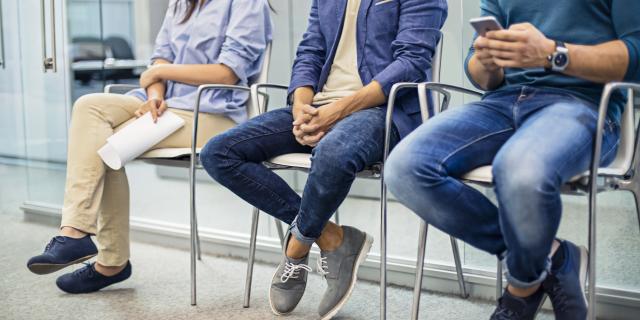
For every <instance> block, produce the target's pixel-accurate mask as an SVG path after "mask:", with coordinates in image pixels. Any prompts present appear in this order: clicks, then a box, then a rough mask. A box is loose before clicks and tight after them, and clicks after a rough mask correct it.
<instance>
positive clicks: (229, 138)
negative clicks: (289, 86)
mask: <svg viewBox="0 0 640 320" xmlns="http://www.w3.org/2000/svg"><path fill="white" fill-rule="evenodd" d="M292 122H293V116H292V115H291V109H290V108H286V109H278V110H273V111H270V112H267V113H265V114H263V115H260V116H258V117H256V118H253V119H252V120H249V121H248V122H246V123H244V124H241V125H239V126H237V127H235V128H232V129H231V130H229V131H227V132H225V133H223V134H221V135H219V136H217V137H215V138H213V139H211V141H209V142H208V143H207V145H206V146H205V147H204V148H203V149H202V152H201V153H200V160H201V162H202V165H203V166H204V168H205V170H206V171H207V172H208V173H209V175H210V176H211V177H212V178H213V179H215V180H216V181H218V182H219V183H220V184H222V185H223V186H225V187H227V188H228V189H229V190H231V191H232V192H233V193H235V194H236V195H238V196H239V197H240V198H242V199H243V200H245V201H247V202H249V203H250V204H252V205H254V206H256V207H258V208H259V209H260V210H262V211H264V212H266V213H268V214H270V215H272V216H274V217H276V218H278V219H280V220H282V221H284V222H286V223H288V224H291V225H292V229H291V231H292V234H293V235H294V236H295V237H296V238H297V239H298V240H300V241H302V242H304V243H307V244H310V243H313V242H314V241H315V239H317V238H318V237H319V236H320V234H321V232H322V230H323V229H324V226H325V224H326V223H327V221H328V220H329V218H331V216H332V215H333V213H334V212H335V211H336V210H337V209H338V207H339V206H340V204H341V203H342V201H344V199H345V197H346V196H347V193H348V192H349V189H350V188H351V184H352V182H353V180H354V179H355V177H356V173H357V172H359V171H362V170H364V169H365V168H366V167H367V166H370V165H372V164H375V163H377V162H380V161H381V160H382V153H383V146H384V139H383V138H384V122H385V112H384V110H383V109H382V108H371V109H366V110H362V111H359V112H356V113H354V114H352V115H350V116H349V117H347V118H345V119H343V120H341V121H340V122H338V123H337V124H336V125H335V126H334V127H333V129H332V130H331V131H330V132H329V133H328V134H327V135H326V136H325V137H324V138H322V140H320V143H318V145H317V146H316V147H315V148H311V147H307V146H302V145H300V144H299V143H298V142H297V141H296V140H295V137H294V136H293V134H292V132H291V131H292ZM398 140H399V138H398V133H397V130H395V128H394V130H393V132H392V142H393V144H395V143H396V142H397V141H398ZM287 153H311V154H312V158H311V169H310V171H309V177H308V179H307V183H306V185H305V188H304V191H303V193H302V198H301V197H300V196H299V195H298V194H297V193H296V192H295V191H294V190H293V189H291V187H289V185H288V184H287V183H286V182H285V181H284V180H283V179H282V178H280V177H279V176H278V175H277V174H275V173H273V172H272V171H271V170H269V169H267V168H266V167H265V166H264V165H263V164H262V162H263V161H266V160H269V159H271V158H273V157H276V156H279V155H283V154H287Z"/></svg>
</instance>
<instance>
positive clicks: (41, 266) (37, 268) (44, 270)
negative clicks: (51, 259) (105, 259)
mask: <svg viewBox="0 0 640 320" xmlns="http://www.w3.org/2000/svg"><path fill="white" fill-rule="evenodd" d="M97 255H98V254H92V255H88V256H86V257H82V258H80V259H77V260H74V261H71V262H69V263H65V264H51V263H34V264H32V265H29V266H27V268H29V271H31V272H33V273H35V274H39V275H43V274H49V273H53V272H56V271H58V270H62V269H64V268H66V267H68V266H71V265H74V264H77V263H81V262H85V261H87V260H89V259H91V258H93V257H95V256H97Z"/></svg>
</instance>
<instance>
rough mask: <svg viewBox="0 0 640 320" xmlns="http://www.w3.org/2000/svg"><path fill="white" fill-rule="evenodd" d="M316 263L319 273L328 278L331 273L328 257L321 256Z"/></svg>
mask: <svg viewBox="0 0 640 320" xmlns="http://www.w3.org/2000/svg"><path fill="white" fill-rule="evenodd" d="M316 264H317V265H318V273H319V274H320V275H321V276H322V277H323V278H325V279H326V277H327V275H328V274H329V264H328V263H327V257H319V258H318V260H316Z"/></svg>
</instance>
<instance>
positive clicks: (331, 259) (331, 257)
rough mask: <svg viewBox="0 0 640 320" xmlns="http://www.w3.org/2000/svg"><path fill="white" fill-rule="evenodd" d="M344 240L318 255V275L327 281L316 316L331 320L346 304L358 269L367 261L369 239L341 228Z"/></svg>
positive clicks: (351, 230) (356, 230)
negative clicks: (334, 248)
mask: <svg viewBox="0 0 640 320" xmlns="http://www.w3.org/2000/svg"><path fill="white" fill-rule="evenodd" d="M342 230H343V232H344V237H343V238H342V244H341V245H340V247H338V249H336V250H334V251H331V252H325V251H321V252H320V259H319V260H318V272H320V274H322V275H323V276H324V278H325V279H326V280H327V290H326V291H325V293H324V296H323V297H322V301H320V306H319V307H318V314H320V317H321V318H322V319H331V318H332V317H333V316H335V315H336V314H337V313H338V311H339V310H340V308H342V306H344V304H345V303H346V302H347V300H349V297H350V296H351V292H352V291H353V288H354V287H355V285H356V280H357V279H358V268H359V267H360V264H362V262H364V260H365V259H366V258H367V253H368V252H369V249H371V244H372V243H373V238H372V237H371V236H370V235H368V234H366V233H364V232H362V231H360V230H358V229H356V228H353V227H347V226H343V227H342Z"/></svg>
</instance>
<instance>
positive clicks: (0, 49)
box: [0, 0, 6, 69]
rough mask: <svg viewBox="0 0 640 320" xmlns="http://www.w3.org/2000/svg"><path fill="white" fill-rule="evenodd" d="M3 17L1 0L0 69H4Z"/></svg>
mask: <svg viewBox="0 0 640 320" xmlns="http://www.w3.org/2000/svg"><path fill="white" fill-rule="evenodd" d="M3 25H4V15H3V12H2V0H0V67H2V69H4V68H6V62H5V60H6V59H5V56H4V27H3Z"/></svg>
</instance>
